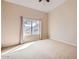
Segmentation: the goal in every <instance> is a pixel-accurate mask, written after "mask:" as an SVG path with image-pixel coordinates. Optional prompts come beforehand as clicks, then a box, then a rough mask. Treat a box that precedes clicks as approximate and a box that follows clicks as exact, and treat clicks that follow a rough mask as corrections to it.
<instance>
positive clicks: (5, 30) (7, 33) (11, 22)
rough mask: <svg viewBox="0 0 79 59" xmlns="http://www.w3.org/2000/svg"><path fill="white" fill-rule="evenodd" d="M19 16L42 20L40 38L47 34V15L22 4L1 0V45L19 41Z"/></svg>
mask: <svg viewBox="0 0 79 59" xmlns="http://www.w3.org/2000/svg"><path fill="white" fill-rule="evenodd" d="M20 16H24V17H29V18H35V19H40V20H41V21H42V25H43V27H42V39H44V38H47V36H46V35H47V34H48V29H47V28H48V21H47V18H48V15H47V13H43V12H40V11H37V10H33V9H30V8H26V7H23V6H19V5H15V4H11V3H8V2H2V46H3V47H6V46H11V45H15V44H18V43H19V39H20V38H19V35H20Z"/></svg>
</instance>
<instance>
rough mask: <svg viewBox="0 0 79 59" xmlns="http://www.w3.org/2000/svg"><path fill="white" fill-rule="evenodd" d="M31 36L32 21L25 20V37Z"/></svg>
mask: <svg viewBox="0 0 79 59" xmlns="http://www.w3.org/2000/svg"><path fill="white" fill-rule="evenodd" d="M29 35H31V21H30V20H27V19H25V20H24V25H23V36H29Z"/></svg>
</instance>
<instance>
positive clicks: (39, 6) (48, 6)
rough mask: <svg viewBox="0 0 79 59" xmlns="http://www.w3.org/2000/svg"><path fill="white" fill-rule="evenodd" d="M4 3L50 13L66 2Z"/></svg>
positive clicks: (20, 0)
mask: <svg viewBox="0 0 79 59" xmlns="http://www.w3.org/2000/svg"><path fill="white" fill-rule="evenodd" d="M5 1H8V2H11V3H14V4H18V5H22V6H25V7H29V8H32V9H36V10H39V11H43V12H50V11H51V10H52V9H54V8H56V7H57V6H59V5H61V4H62V3H64V2H65V1H66V0H50V2H46V0H42V2H39V0H5Z"/></svg>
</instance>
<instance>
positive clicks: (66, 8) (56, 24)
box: [49, 0, 77, 46]
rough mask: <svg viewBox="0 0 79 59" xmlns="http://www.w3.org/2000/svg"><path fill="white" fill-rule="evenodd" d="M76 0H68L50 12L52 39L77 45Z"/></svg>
mask: <svg viewBox="0 0 79 59" xmlns="http://www.w3.org/2000/svg"><path fill="white" fill-rule="evenodd" d="M76 4H77V3H76V0H67V1H66V2H64V3H63V4H62V5H60V6H58V7H56V8H55V9H54V10H52V11H51V12H50V13H49V36H50V39H53V40H57V41H61V42H64V43H67V44H71V45H74V46H76V43H77V19H76V18H77V17H76V7H77V6H76Z"/></svg>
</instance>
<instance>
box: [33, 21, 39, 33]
mask: <svg viewBox="0 0 79 59" xmlns="http://www.w3.org/2000/svg"><path fill="white" fill-rule="evenodd" d="M39 25H40V24H39V21H37V20H33V21H32V35H37V34H39V32H40V29H39Z"/></svg>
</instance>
